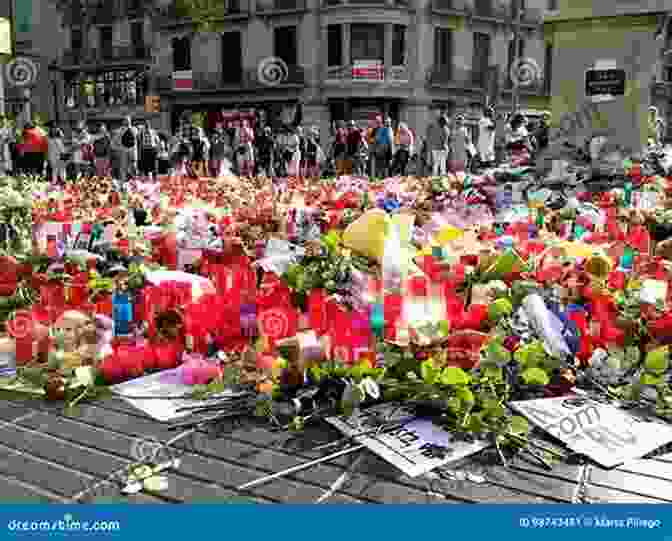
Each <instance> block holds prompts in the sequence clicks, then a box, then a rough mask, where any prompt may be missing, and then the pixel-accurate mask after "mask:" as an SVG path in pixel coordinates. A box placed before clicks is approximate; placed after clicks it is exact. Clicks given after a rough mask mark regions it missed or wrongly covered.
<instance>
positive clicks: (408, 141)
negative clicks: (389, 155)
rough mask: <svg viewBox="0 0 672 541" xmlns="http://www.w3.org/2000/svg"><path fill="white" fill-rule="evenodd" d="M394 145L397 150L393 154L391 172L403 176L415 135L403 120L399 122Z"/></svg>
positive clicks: (411, 152) (411, 151)
mask: <svg viewBox="0 0 672 541" xmlns="http://www.w3.org/2000/svg"><path fill="white" fill-rule="evenodd" d="M395 146H396V149H397V151H396V153H395V155H394V168H393V169H394V171H393V174H399V175H401V176H402V177H405V176H406V171H407V169H408V160H409V158H410V157H411V155H412V154H413V147H414V146H415V136H414V135H413V132H412V131H411V129H410V128H409V127H408V125H407V124H406V123H405V122H400V123H399V127H398V128H397V136H396V141H395Z"/></svg>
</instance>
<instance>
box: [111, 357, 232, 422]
mask: <svg viewBox="0 0 672 541" xmlns="http://www.w3.org/2000/svg"><path fill="white" fill-rule="evenodd" d="M180 370H181V369H180V368H176V369H174V370H164V371H163V372H157V373H155V374H150V375H149V376H143V377H141V378H137V379H133V380H131V381H127V382H124V383H120V384H118V385H114V386H112V387H111V389H112V392H114V393H115V394H117V395H119V396H120V397H121V398H123V399H124V400H125V401H126V402H128V403H129V404H131V405H132V406H133V407H135V408H137V409H139V410H140V411H142V412H143V413H146V414H147V415H149V416H150V417H152V418H153V419H156V420H157V421H162V422H166V421H173V420H175V419H181V418H183V417H187V416H188V415H191V412H190V411H188V410H187V411H178V410H179V409H180V408H184V407H189V406H196V405H198V406H206V405H210V404H216V403H217V402H219V401H221V398H231V397H233V396H236V393H234V392H233V391H226V392H223V393H221V394H219V395H217V398H212V399H207V400H198V401H197V400H191V399H188V398H186V399H178V398H175V399H168V398H162V397H172V396H185V395H188V394H190V393H191V392H192V391H193V386H191V385H185V384H184V383H182V378H181V374H180ZM134 396H141V397H143V398H144V399H134V398H133V397H134ZM146 397H154V398H149V399H147V398H146Z"/></svg>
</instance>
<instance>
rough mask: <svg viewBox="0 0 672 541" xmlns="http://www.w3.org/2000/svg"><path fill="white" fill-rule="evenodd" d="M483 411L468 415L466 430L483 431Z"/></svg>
mask: <svg viewBox="0 0 672 541" xmlns="http://www.w3.org/2000/svg"><path fill="white" fill-rule="evenodd" d="M483 417H484V415H483V413H472V414H471V415H470V416H469V422H468V423H467V430H468V431H469V432H476V433H478V432H484V431H485V430H486V426H485V422H484V420H483Z"/></svg>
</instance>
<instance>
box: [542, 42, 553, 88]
mask: <svg viewBox="0 0 672 541" xmlns="http://www.w3.org/2000/svg"><path fill="white" fill-rule="evenodd" d="M552 73H553V45H551V44H547V45H546V50H545V51H544V90H546V91H547V92H550V90H551V77H552Z"/></svg>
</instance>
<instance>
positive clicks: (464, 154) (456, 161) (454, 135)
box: [448, 115, 472, 173]
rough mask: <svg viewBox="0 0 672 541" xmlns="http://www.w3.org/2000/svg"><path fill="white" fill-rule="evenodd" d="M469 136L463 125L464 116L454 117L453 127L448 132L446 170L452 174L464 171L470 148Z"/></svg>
mask: <svg viewBox="0 0 672 541" xmlns="http://www.w3.org/2000/svg"><path fill="white" fill-rule="evenodd" d="M471 144H472V143H471V136H470V135H469V130H468V129H467V127H466V126H465V125H464V116H462V115H457V116H456V117H455V126H454V127H453V129H452V130H450V159H449V161H448V163H449V167H448V170H449V171H450V172H452V173H457V172H463V171H466V168H467V161H468V160H469V149H470V147H471Z"/></svg>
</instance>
